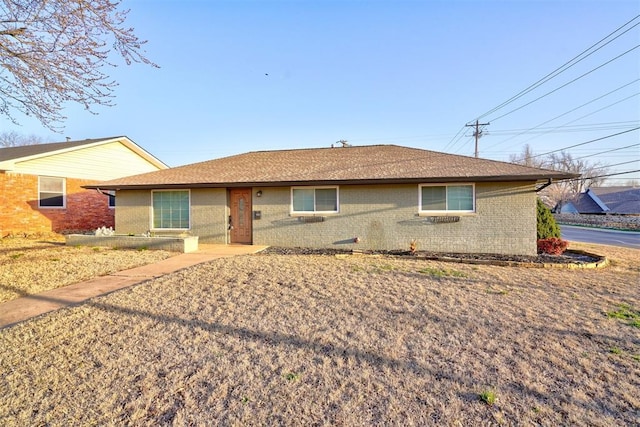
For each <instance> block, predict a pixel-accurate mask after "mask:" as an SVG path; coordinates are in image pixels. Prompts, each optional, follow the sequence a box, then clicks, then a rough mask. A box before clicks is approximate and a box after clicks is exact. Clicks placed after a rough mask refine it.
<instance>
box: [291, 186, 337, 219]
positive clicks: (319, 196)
mask: <svg viewBox="0 0 640 427" xmlns="http://www.w3.org/2000/svg"><path fill="white" fill-rule="evenodd" d="M291 212H292V213H336V212H338V187H293V188H292V189H291Z"/></svg>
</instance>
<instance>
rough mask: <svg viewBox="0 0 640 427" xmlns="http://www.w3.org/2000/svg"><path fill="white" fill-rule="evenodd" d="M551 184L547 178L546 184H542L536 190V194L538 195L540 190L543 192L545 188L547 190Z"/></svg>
mask: <svg viewBox="0 0 640 427" xmlns="http://www.w3.org/2000/svg"><path fill="white" fill-rule="evenodd" d="M551 182H552V180H551V178H547V182H546V183H544V184H542V185H541V186H540V187H538V188H536V193H539V192H541V191H542V190H544V189H545V188H547V187H548V186H550V185H551Z"/></svg>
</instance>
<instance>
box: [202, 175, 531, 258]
mask: <svg viewBox="0 0 640 427" xmlns="http://www.w3.org/2000/svg"><path fill="white" fill-rule="evenodd" d="M339 191H340V195H339V197H340V213H338V214H334V215H325V216H324V217H323V218H324V221H322V222H313V223H306V222H303V221H301V220H300V219H299V218H296V217H292V216H290V214H289V206H290V198H291V195H290V189H289V187H284V188H282V187H281V188H275V187H274V188H264V189H262V197H260V198H257V197H254V198H253V210H259V211H261V213H262V219H260V220H254V222H253V242H254V243H255V244H259V245H262V244H264V245H274V246H290V247H295V246H300V247H318V248H323V247H324V248H341V249H387V250H393V249H404V250H408V249H409V245H410V242H411V241H412V240H416V241H417V244H418V250H424V251H433V252H461V253H504V254H519V255H535V254H536V194H535V192H534V186H533V183H526V184H523V183H478V184H476V213H475V214H471V215H461V216H460V220H459V221H458V222H451V223H434V222H431V221H429V220H428V218H427V217H421V216H418V186H417V185H416V184H408V185H377V186H369V185H366V186H359V185H358V186H356V185H349V186H348V185H344V186H340V190H339ZM254 193H255V192H254ZM195 234H197V233H195ZM355 237H358V238H359V242H358V243H354V241H353V240H354V238H355Z"/></svg>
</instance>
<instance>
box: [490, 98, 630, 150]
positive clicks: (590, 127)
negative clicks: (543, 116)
mask: <svg viewBox="0 0 640 427" xmlns="http://www.w3.org/2000/svg"><path fill="white" fill-rule="evenodd" d="M639 95H640V93H639ZM638 124H640V121H638V120H629V121H625V122H608V123H589V124H584V125H572V126H556V127H548V128H537V131H534V132H531V131H532V130H533V129H534V128H530V129H505V130H492V131H491V135H494V136H495V135H509V134H513V133H514V132H518V134H517V135H516V136H518V135H522V134H523V133H532V134H533V133H550V132H553V131H557V132H556V133H567V132H591V131H596V130H616V129H626V128H629V127H633V126H637V125H638ZM491 148H493V147H491Z"/></svg>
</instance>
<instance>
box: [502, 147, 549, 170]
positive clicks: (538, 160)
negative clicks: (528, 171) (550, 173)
mask: <svg viewBox="0 0 640 427" xmlns="http://www.w3.org/2000/svg"><path fill="white" fill-rule="evenodd" d="M509 161H510V162H511V163H517V164H519V165H523V166H529V167H532V168H544V167H545V166H546V162H545V160H544V159H543V158H542V157H540V156H537V155H536V154H534V152H533V150H532V149H531V146H530V145H529V144H525V145H524V147H523V149H522V153H520V154H510V155H509Z"/></svg>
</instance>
